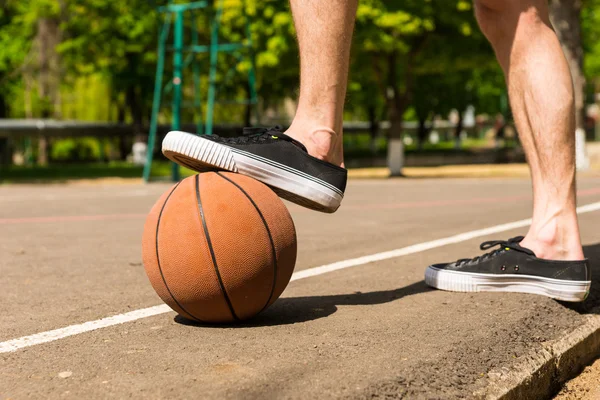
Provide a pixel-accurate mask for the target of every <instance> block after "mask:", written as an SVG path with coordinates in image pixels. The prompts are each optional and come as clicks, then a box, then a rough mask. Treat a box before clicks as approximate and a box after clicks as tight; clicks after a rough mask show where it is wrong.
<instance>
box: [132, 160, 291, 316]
mask: <svg viewBox="0 0 600 400" xmlns="http://www.w3.org/2000/svg"><path fill="white" fill-rule="evenodd" d="M142 252H143V260H144V267H145V269H146V274H147V275H148V278H150V282H151V283H152V286H153V287H154V290H156V293H158V295H159V296H160V298H161V299H163V301H164V302H165V303H167V304H168V305H169V307H171V308H172V309H173V310H175V311H176V312H178V313H179V314H180V315H181V316H183V317H185V318H187V319H190V320H194V321H198V322H204V323H210V322H234V321H241V320H245V319H248V318H251V317H253V316H254V315H256V314H258V313H259V312H261V311H262V310H264V309H266V308H267V307H268V306H269V305H270V304H272V303H273V302H274V301H275V300H277V298H278V297H279V296H280V295H281V293H282V292H283V290H284V289H285V287H286V286H287V284H288V283H289V281H290V278H291V277H292V272H293V270H294V265H295V263H296V230H295V228H294V222H293V221H292V218H291V216H290V214H289V212H288V210H287V208H286V207H285V205H284V204H283V202H282V201H281V200H280V199H279V197H277V195H276V194H275V193H273V191H271V190H270V189H269V188H268V187H267V186H265V185H264V184H262V183H260V182H258V181H256V180H254V179H252V178H248V177H246V176H243V175H238V174H232V173H226V172H207V173H203V174H199V175H196V176H192V177H189V178H186V179H184V180H183V181H181V182H180V183H178V184H177V185H175V186H174V187H173V188H171V189H169V190H168V191H167V192H166V193H164V194H163V195H162V196H161V198H160V199H159V200H158V202H156V204H155V205H154V207H153V208H152V210H151V211H150V215H148V219H147V220H146V225H145V227H144V237H143V242H142Z"/></svg>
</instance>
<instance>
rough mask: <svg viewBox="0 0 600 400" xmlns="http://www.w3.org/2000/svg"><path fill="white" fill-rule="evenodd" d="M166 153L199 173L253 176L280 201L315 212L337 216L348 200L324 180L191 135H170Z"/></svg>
mask: <svg viewBox="0 0 600 400" xmlns="http://www.w3.org/2000/svg"><path fill="white" fill-rule="evenodd" d="M162 152H163V154H164V155H165V157H167V158H169V159H170V160H172V161H174V162H176V163H178V164H180V165H182V166H184V167H187V168H190V169H193V170H194V171H197V172H205V171H214V170H215V169H218V170H224V171H230V172H237V173H240V174H243V175H246V176H249V177H251V178H254V179H256V180H258V181H260V182H263V183H264V184H266V185H268V186H270V187H271V189H273V191H274V192H275V193H277V194H278V195H279V196H280V197H282V198H284V199H286V200H289V201H291V202H293V203H296V204H299V205H301V206H304V207H307V208H310V209H313V210H317V211H322V212H327V213H332V212H335V211H336V210H337V209H338V208H339V206H340V204H341V202H342V199H343V198H344V194H343V193H342V192H341V191H340V190H339V189H337V188H336V187H335V186H333V185H331V184H329V183H327V182H325V181H323V180H321V179H318V178H315V177H313V176H310V175H308V174H306V173H304V172H302V171H299V170H296V169H293V168H290V167H288V166H286V165H283V164H280V163H277V162H275V161H272V160H269V159H266V158H264V157H260V156H257V155H255V154H252V153H248V152H245V151H242V150H238V149H234V148H232V147H229V146H226V145H223V144H220V143H215V142H213V141H211V140H207V139H203V138H202V137H200V136H197V135H194V134H191V133H187V132H180V131H172V132H169V133H168V134H167V136H165V138H164V140H163V142H162Z"/></svg>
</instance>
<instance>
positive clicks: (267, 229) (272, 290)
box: [217, 172, 278, 312]
mask: <svg viewBox="0 0 600 400" xmlns="http://www.w3.org/2000/svg"><path fill="white" fill-rule="evenodd" d="M217 175H219V176H220V177H221V178H223V179H225V180H226V181H229V182H231V183H232V184H233V185H234V186H235V187H237V188H238V189H239V190H240V191H241V192H242V193H243V194H244V196H246V197H247V198H248V200H250V203H252V205H253V206H254V208H255V209H256V212H257V213H258V215H259V216H260V219H261V220H262V222H263V225H264V226H265V229H266V231H267V235H268V236H269V242H270V243H271V251H272V254H273V285H271V293H270V294H269V298H268V299H267V302H266V303H265V305H264V307H263V308H262V309H261V310H260V311H261V312H262V311H264V310H265V308H267V307H268V306H269V303H270V302H271V299H272V298H273V294H274V293H275V285H277V270H278V268H277V251H276V250H275V243H274V242H273V236H272V235H271V230H270V229H269V225H268V224H267V221H266V220H265V217H264V216H263V214H262V212H260V209H259V208H258V206H257V205H256V203H255V202H254V200H252V197H250V196H249V195H248V193H246V191H245V190H244V189H243V188H242V187H241V186H240V185H238V184H237V183H235V182H234V181H232V180H231V179H229V178H227V177H226V176H224V175H222V174H221V173H220V172H217Z"/></svg>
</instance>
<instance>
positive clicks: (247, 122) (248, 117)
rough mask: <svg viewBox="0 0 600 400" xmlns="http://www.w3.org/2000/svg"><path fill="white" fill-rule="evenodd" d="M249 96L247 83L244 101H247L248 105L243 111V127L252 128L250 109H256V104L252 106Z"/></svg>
mask: <svg viewBox="0 0 600 400" xmlns="http://www.w3.org/2000/svg"><path fill="white" fill-rule="evenodd" d="M250 96H251V94H250V83H249V82H248V84H247V85H246V99H247V100H248V103H247V104H246V108H245V109H244V126H252V109H253V108H254V107H258V105H257V104H252V103H251V102H250Z"/></svg>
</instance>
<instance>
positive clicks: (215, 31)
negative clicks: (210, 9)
mask: <svg viewBox="0 0 600 400" xmlns="http://www.w3.org/2000/svg"><path fill="white" fill-rule="evenodd" d="M222 12H223V1H222V0H221V1H219V2H218V5H217V12H216V14H215V18H214V20H213V24H212V33H211V39H210V72H209V75H208V100H207V104H206V134H207V135H212V130H213V118H214V109H215V97H216V85H217V82H216V81H217V58H218V54H219V25H220V23H221V14H222Z"/></svg>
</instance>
